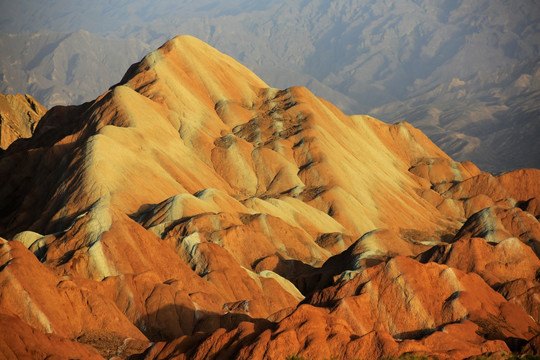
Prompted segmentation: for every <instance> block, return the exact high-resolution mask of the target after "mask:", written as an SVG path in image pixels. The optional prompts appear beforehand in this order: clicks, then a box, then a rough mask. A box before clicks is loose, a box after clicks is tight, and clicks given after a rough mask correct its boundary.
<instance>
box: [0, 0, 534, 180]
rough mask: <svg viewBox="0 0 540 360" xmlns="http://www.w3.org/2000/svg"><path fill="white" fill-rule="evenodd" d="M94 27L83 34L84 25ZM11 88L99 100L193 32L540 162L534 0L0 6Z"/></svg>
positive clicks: (501, 165) (332, 88)
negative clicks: (147, 57) (136, 67)
mask: <svg viewBox="0 0 540 360" xmlns="http://www.w3.org/2000/svg"><path fill="white" fill-rule="evenodd" d="M81 29H82V30H83V31H80V30H81ZM0 32H2V34H1V37H0V53H1V54H2V55H1V57H0V79H1V85H0V92H7V93H14V92H23V93H30V94H32V95H33V96H35V97H36V99H37V100H38V101H40V102H42V103H44V104H45V105H46V106H49V107H50V106H52V105H54V104H67V103H80V102H83V101H87V100H91V99H92V98H95V97H96V96H97V95H99V94H100V93H102V92H103V91H104V90H106V89H107V88H108V87H109V86H110V85H112V84H114V83H116V82H117V81H119V80H120V78H121V77H122V74H123V73H124V72H125V70H126V69H127V67H128V65H129V64H130V63H133V62H135V61H137V60H139V59H140V58H141V57H142V56H143V55H144V54H145V53H146V52H148V51H149V50H150V49H152V48H155V47H157V46H159V45H161V44H162V43H163V42H164V41H166V40H167V39H168V38H170V37H172V36H174V35H177V34H191V35H194V36H196V37H199V38H200V39H202V40H203V41H206V42H208V43H209V44H211V45H212V46H215V47H216V48H218V49H219V50H221V51H223V52H225V53H227V54H229V55H231V56H233V57H234V58H236V59H237V60H239V61H241V62H242V63H244V64H245V65H246V66H248V67H250V68H252V69H253V70H254V71H255V72H256V73H257V74H258V75H260V76H261V77H262V78H263V79H264V80H265V81H266V82H267V83H268V84H270V85H271V86H274V87H278V88H285V87H288V86H292V85H305V86H307V87H308V88H310V89H311V90H312V91H314V92H315V93H316V94H317V95H319V96H322V97H324V98H327V99H328V100H330V101H332V102H334V103H335V104H336V105H337V106H339V107H340V108H341V109H342V110H344V111H345V112H347V113H370V114H373V115H375V116H377V117H379V118H381V119H382V120H385V121H390V122H392V121H395V120H406V121H409V122H411V123H413V124H414V125H415V126H418V127H420V128H421V129H422V130H424V131H425V132H426V133H427V134H428V135H429V136H431V137H432V138H433V139H434V140H435V141H436V142H437V143H438V144H439V145H440V146H441V147H442V148H443V149H444V150H445V151H447V152H448V153H449V154H450V155H451V156H453V157H455V158H456V159H457V160H467V159H468V160H474V161H476V162H478V164H479V165H480V166H481V167H482V168H483V169H486V170H489V171H495V172H498V171H505V170H510V169H513V168H516V167H540V150H539V148H538V145H537V141H535V139H536V138H538V136H539V135H540V129H539V128H540V125H539V123H540V119H539V115H538V107H537V104H538V103H539V100H540V98H539V92H538V80H537V79H538V74H537V72H538V71H537V70H538V66H537V64H538V59H539V56H540V36H538V34H540V6H538V4H537V2H536V1H534V0H532V1H502V0H498V1H493V0H477V1H421V0H420V1H412V0H395V1H354V0H338V1H323V0H313V1H298V0H282V1H261V2H252V1H251V2H250V1H242V0H229V1H220V2H217V1H187V0H184V1H172V0H165V1H159V2H148V1H115V2H110V1H104V0H101V1H94V2H92V4H91V5H89V3H88V2H86V1H82V0H75V1H69V2H66V1H48V2H40V1H35V0H26V1H20V2H2V3H1V4H0Z"/></svg>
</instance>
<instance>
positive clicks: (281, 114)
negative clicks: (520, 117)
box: [0, 36, 540, 359]
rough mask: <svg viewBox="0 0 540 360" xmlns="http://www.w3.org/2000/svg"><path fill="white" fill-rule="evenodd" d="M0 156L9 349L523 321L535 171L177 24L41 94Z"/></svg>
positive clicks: (403, 345) (189, 352) (373, 340)
mask: <svg viewBox="0 0 540 360" xmlns="http://www.w3.org/2000/svg"><path fill="white" fill-rule="evenodd" d="M0 176H1V177H2V179H4V186H3V187H2V188H0V214H1V216H0V236H2V237H3V239H0V240H1V243H0V259H1V264H0V281H1V282H2V284H3V285H2V287H0V314H2V315H1V318H0V326H1V327H2V330H3V331H1V332H0V333H2V342H0V349H2V353H3V354H5V355H6V357H7V358H20V357H24V356H26V357H30V358H43V357H47V356H65V357H69V358H75V357H76V358H90V357H94V358H99V356H102V357H106V358H110V357H112V356H118V357H120V358H127V357H130V358H131V359H165V358H172V357H175V358H190V359H207V358H238V359H258V358H260V359H263V358H264V359H274V358H285V357H287V356H291V355H299V356H302V357H306V358H313V359H322V358H330V357H336V356H337V357H338V358H359V357H364V358H365V357H367V358H380V357H383V356H399V355H401V354H408V353H419V354H427V355H430V356H438V357H439V358H447V359H450V358H452V359H460V358H467V357H471V356H479V355H481V354H490V353H494V352H506V353H508V352H510V351H514V352H519V351H534V348H535V346H536V345H535V344H536V343H537V341H538V339H537V337H535V336H537V334H538V331H540V325H539V323H540V318H539V314H538V311H537V309H538V308H539V304H538V291H539V289H540V286H539V284H538V276H537V273H538V269H539V268H540V260H539V255H540V224H539V222H538V218H539V217H540V206H539V204H540V203H539V200H538V199H539V198H540V197H539V194H540V188H539V186H540V185H539V184H540V181H539V178H540V171H539V170H535V169H525V170H518V171H513V172H510V173H507V174H504V175H501V176H498V177H494V176H492V175H491V174H489V173H484V172H482V171H480V170H479V169H478V168H477V167H476V166H475V165H474V164H472V163H470V162H462V163H458V162H455V161H453V160H452V159H451V158H450V157H448V156H447V155H446V154H445V153H444V152H443V151H441V150H440V149H439V148H438V147H437V146H436V145H434V144H433V143H432V142H431V141H430V140H429V139H428V138H427V137H426V136H425V135H424V134H423V133H422V132H421V131H419V130H417V129H415V128H414V127H412V126H411V125H409V124H407V123H398V124H395V125H389V124H386V123H383V122H381V121H379V120H376V119H374V118H372V117H369V116H347V115H345V114H343V113H342V112H341V111H340V110H339V109H338V108H336V107H335V106H333V105H332V104H331V103H329V102H327V101H326V100H324V99H322V98H318V97H316V96H314V95H313V94H312V93H311V92H310V91H309V90H308V89H306V88H303V87H292V88H287V89H284V90H278V89H275V88H271V87H269V86H268V85H267V84H266V83H265V82H264V81H263V80H261V79H260V78H258V77H257V76H256V75H255V74H254V73H253V72H251V71H250V70H249V69H247V68H246V67H244V66H243V65H241V64H240V63H238V62H236V61H235V60H233V59H232V58H231V57H229V56H227V55H224V54H222V53H220V52H219V51H217V50H216V49H214V48H212V47H210V46H209V45H207V44H205V43H203V42H202V41H200V40H198V39H196V38H193V37H191V36H180V37H176V38H174V39H172V40H170V41H168V42H166V43H165V44H164V45H163V46H162V47H160V48H159V49H158V50H156V51H154V52H152V53H150V54H149V55H147V56H145V57H144V58H143V59H142V60H141V61H140V62H138V63H136V64H133V65H132V66H131V67H130V68H129V69H128V71H127V73H126V74H125V75H124V77H123V78H122V79H121V81H120V82H119V83H118V84H116V85H114V86H113V87H111V88H110V89H109V90H108V91H106V92H105V93H103V94H102V95H100V96H99V97H98V98H97V99H95V100H94V101H91V102H87V103H84V104H82V105H78V106H56V107H54V108H52V109H51V110H49V111H48V112H47V113H46V114H45V115H44V116H43V117H42V118H41V120H40V121H39V123H38V124H37V126H36V128H35V131H34V134H33V136H32V137H31V138H29V139H21V140H18V141H16V142H15V143H13V144H12V145H11V146H10V147H9V148H8V149H7V150H6V151H5V152H4V153H2V154H0ZM13 324H15V325H16V326H15V325H13ZM30 339H32V340H30ZM21 342H22V343H23V344H24V346H23V345H21ZM531 349H532V350H531Z"/></svg>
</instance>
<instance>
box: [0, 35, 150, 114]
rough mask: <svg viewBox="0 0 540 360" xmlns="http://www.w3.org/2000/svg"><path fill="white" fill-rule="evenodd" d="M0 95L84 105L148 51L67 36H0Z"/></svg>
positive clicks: (138, 45)
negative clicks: (25, 94)
mask: <svg viewBox="0 0 540 360" xmlns="http://www.w3.org/2000/svg"><path fill="white" fill-rule="evenodd" d="M0 50H1V51H2V53H3V54H5V55H3V56H2V57H1V58H0V79H1V82H0V92H3V93H18V92H21V93H28V94H32V96H34V97H35V98H36V99H37V100H38V101H39V102H40V103H42V104H44V105H45V106H46V107H52V106H53V105H68V104H73V103H76V104H80V103H83V102H85V101H89V100H91V99H93V98H95V97H97V96H98V95H99V94H101V93H102V92H103V91H104V90H105V89H107V88H108V87H110V86H111V85H112V84H113V83H115V82H118V81H119V80H120V78H121V77H122V74H123V72H124V71H125V69H126V68H127V67H128V66H129V65H130V64H132V63H133V62H135V61H137V60H139V59H140V58H141V57H142V56H143V55H144V54H145V53H147V52H148V51H149V50H150V47H149V46H148V45H146V44H144V43H142V42H141V41H138V40H134V39H128V40H123V39H121V40H115V39H105V38H103V37H101V36H99V35H94V34H91V33H88V32H86V31H83V30H79V31H76V32H72V33H42V34H15V35H13V34H0Z"/></svg>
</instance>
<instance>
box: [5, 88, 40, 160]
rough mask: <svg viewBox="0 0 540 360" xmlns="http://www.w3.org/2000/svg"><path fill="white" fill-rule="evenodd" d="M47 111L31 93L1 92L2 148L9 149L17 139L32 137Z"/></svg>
mask: <svg viewBox="0 0 540 360" xmlns="http://www.w3.org/2000/svg"><path fill="white" fill-rule="evenodd" d="M46 112H47V109H45V108H44V107H43V106H42V105H41V104H39V103H38V102H37V101H36V100H35V99H34V98H33V97H31V96H30V95H24V96H23V95H20V94H17V95H4V94H0V149H2V150H5V149H7V148H8V146H9V145H11V143H12V142H14V141H15V140H17V139H20V138H29V137H31V136H32V133H33V132H34V129H35V127H36V124H37V123H38V121H39V120H40V119H41V117H42V116H43V115H45V113H46Z"/></svg>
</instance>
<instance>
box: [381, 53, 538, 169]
mask: <svg viewBox="0 0 540 360" xmlns="http://www.w3.org/2000/svg"><path fill="white" fill-rule="evenodd" d="M539 98H540V58H536V59H535V60H533V61H527V62H524V63H520V64H517V65H511V66H507V67H502V68H499V69H497V70H494V71H481V72H479V73H477V74H476V75H474V76H472V77H469V78H466V79H464V80H461V79H458V78H454V79H452V81H450V82H448V83H445V84H442V85H439V86H437V87H436V88H434V89H432V90H430V91H427V92H425V93H422V94H420V95H417V96H414V97H412V98H410V99H407V100H404V101H398V102H395V103H390V104H387V105H384V106H382V107H380V108H377V109H373V110H372V111H371V113H372V114H374V115H376V116H379V117H381V118H384V119H387V120H389V121H409V122H412V123H413V124H415V125H416V126H419V127H421V128H422V129H423V130H424V132H425V133H426V134H427V135H428V136H429V137H430V138H431V139H433V140H434V141H435V142H437V143H438V144H439V145H440V146H441V147H442V148H444V149H445V150H446V151H447V152H448V153H449V154H450V155H451V156H452V157H453V158H456V159H470V160H472V161H474V162H475V163H476V164H477V165H479V166H480V167H481V168H482V169H486V170H488V171H492V172H497V171H500V169H512V170H513V169H517V168H522V167H535V168H540V146H539V145H538V141H537V139H538V137H539V136H540V126H538V117H539V115H540V108H539V105H538V99H539Z"/></svg>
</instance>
